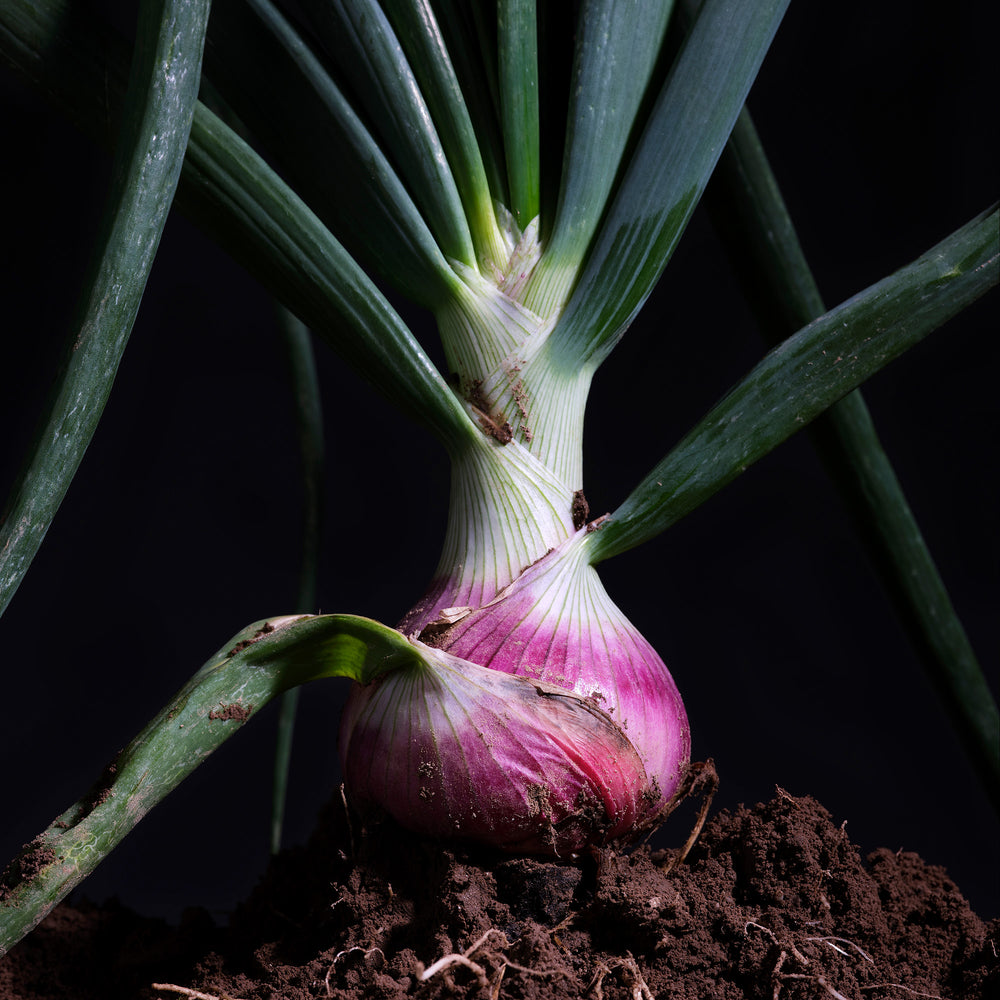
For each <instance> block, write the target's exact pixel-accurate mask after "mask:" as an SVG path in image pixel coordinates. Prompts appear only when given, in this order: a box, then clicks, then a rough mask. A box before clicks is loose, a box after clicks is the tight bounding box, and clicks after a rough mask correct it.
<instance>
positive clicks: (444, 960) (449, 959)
mask: <svg viewBox="0 0 1000 1000" xmlns="http://www.w3.org/2000/svg"><path fill="white" fill-rule="evenodd" d="M491 934H499V935H500V937H501V938H502V939H503V941H502V944H501V947H503V948H509V947H510V942H509V941H508V940H507V935H506V934H504V933H503V932H502V931H498V930H497V929H496V928H495V927H491V928H490V929H489V930H488V931H487V932H486V933H485V934H483V935H482V937H480V938H479V939H478V940H477V941H476V942H475V943H474V944H472V945H471V946H470V947H468V948H466V949H465V951H464V952H463V953H462V954H461V955H459V954H458V953H457V952H455V953H452V954H451V955H444V956H443V957H441V958H439V959H438V960H437V961H436V962H435V963H434V964H433V965H429V966H428V967H427V968H426V969H423V968H421V969H420V971H419V973H418V978H419V979H420V981H421V982H427V980H428V979H430V978H431V976H436V975H437V974H438V973H439V972H441V971H443V970H444V969H449V968H451V967H452V966H453V965H464V966H465V967H466V968H467V969H471V970H472V972H474V973H475V974H476V977H477V978H478V979H479V985H480V986H486V985H487V979H486V970H485V969H484V968H483V967H482V966H481V965H479V963H478V962H473V961H472V959H471V958H470V957H469V956H470V955H474V954H475V953H476V952H477V951H479V949H480V948H482V946H483V945H484V944H485V943H486V939H487V938H488V937H489V936H490V935H491ZM504 963H505V964H508V965H509V964H511V963H509V962H507V960H506V959H504Z"/></svg>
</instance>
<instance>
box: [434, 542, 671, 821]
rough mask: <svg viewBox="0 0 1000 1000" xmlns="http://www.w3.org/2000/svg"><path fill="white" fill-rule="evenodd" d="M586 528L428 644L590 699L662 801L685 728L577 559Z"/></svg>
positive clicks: (646, 656)
mask: <svg viewBox="0 0 1000 1000" xmlns="http://www.w3.org/2000/svg"><path fill="white" fill-rule="evenodd" d="M586 537H587V532H586V529H585V528H584V529H581V530H580V531H579V532H577V534H576V535H574V536H573V537H571V538H569V539H567V541H566V542H564V543H563V544H562V545H559V546H558V547H556V548H555V549H553V550H551V551H550V552H549V553H547V554H546V555H545V556H543V557H542V558H541V559H539V560H538V561H537V562H536V563H534V564H533V565H532V566H530V567H528V569H526V570H525V571H524V572H523V573H522V574H521V575H520V576H519V577H518V578H517V579H516V580H515V581H514V582H513V583H511V584H510V585H509V586H507V587H505V588H504V589H503V590H502V591H501V592H500V594H499V595H497V597H495V598H494V599H493V600H492V601H490V602H489V603H487V604H486V605H485V606H484V607H482V608H479V609H477V610H473V611H471V612H470V613H469V614H467V615H465V616H464V617H462V618H461V619H460V620H458V621H457V622H455V623H454V624H448V625H445V626H444V627H441V626H436V625H435V624H434V623H433V622H424V623H423V624H424V625H425V626H428V625H429V627H426V628H425V633H428V634H434V633H437V635H436V637H435V638H434V639H433V640H429V641H434V643H435V645H437V646H439V648H441V649H445V650H447V651H448V652H450V653H452V654H454V655H455V656H458V657H461V658H462V659H464V660H469V661H472V662H474V663H477V664H480V665H482V666H485V667H489V668H491V669H493V670H499V671H502V672H504V673H508V674H514V675H517V676H519V677H525V678H528V679H531V680H540V681H545V682H547V683H549V684H553V685H555V686H557V687H559V688H562V689H563V690H566V691H572V692H573V693H574V694H576V695H578V696H580V697H581V698H585V699H587V700H588V701H591V702H593V703H595V704H599V705H600V706H601V707H602V708H603V709H604V710H605V711H606V712H607V713H608V714H609V715H610V716H611V718H612V719H614V720H615V721H616V722H617V724H618V725H619V726H620V727H621V729H622V730H623V731H624V733H625V734H627V736H628V739H629V740H630V741H631V743H632V744H633V746H634V747H635V748H636V750H637V751H638V753H639V756H640V757H641V759H642V761H643V764H644V766H645V768H646V772H647V774H648V775H649V778H650V780H651V782H652V783H653V784H654V786H655V787H656V788H657V790H658V794H657V796H656V803H657V805H658V806H662V805H664V804H665V803H666V802H667V801H668V800H669V799H670V797H671V796H672V795H673V793H674V792H675V791H676V790H677V788H678V786H679V785H680V783H681V781H682V779H683V777H684V775H685V773H686V771H687V765H688V763H689V760H690V731H689V728H688V721H687V714H686V712H685V710H684V703H683V701H682V700H681V696H680V693H679V692H678V690H677V686H676V684H674V681H673V678H672V677H671V675H670V672H669V671H668V670H667V667H666V664H664V662H663V660H662V659H661V658H660V656H659V655H658V654H657V652H656V650H654V649H653V647H652V646H651V645H650V644H649V643H648V642H647V641H646V639H645V638H644V637H643V636H642V635H641V634H640V632H639V631H638V629H636V628H635V626H634V625H632V623H631V622H630V621H629V620H628V619H627V618H626V617H625V615H624V614H623V613H622V611H621V610H620V609H619V608H618V606H617V605H616V604H615V603H614V602H613V601H612V600H611V598H610V597H609V596H608V593H607V591H606V590H605V589H604V585H603V584H602V583H601V580H600V577H599V576H598V575H597V571H596V570H595V569H594V568H593V567H592V566H590V565H589V563H588V562H587V559H586V555H587V553H586V546H585V540H586Z"/></svg>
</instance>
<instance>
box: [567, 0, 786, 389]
mask: <svg viewBox="0 0 1000 1000" xmlns="http://www.w3.org/2000/svg"><path fill="white" fill-rule="evenodd" d="M787 6H788V0H761V2H756V3H734V2H732V0H705V3H703V4H702V6H701V8H700V10H699V13H698V16H697V19H696V20H695V22H694V24H693V26H692V28H691V31H690V33H689V34H688V36H687V37H686V39H685V40H684V43H683V45H682V48H681V51H680V53H679V55H678V57H677V60H676V62H675V63H674V65H673V67H672V68H671V71H670V74H669V75H668V77H667V80H666V82H665V84H664V86H663V88H662V90H661V92H660V96H659V98H658V99H657V102H656V105H655V106H654V108H653V111H652V112H651V115H650V118H649V120H648V122H647V123H646V127H645V130H644V132H643V134H642V137H641V138H640V140H639V144H638V147H637V149H636V152H635V155H634V157H633V158H632V161H631V163H630V164H629V165H628V168H627V172H626V174H625V176H624V179H623V180H622V182H621V185H620V186H619V188H618V190H617V193H616V195H615V197H614V200H613V202H612V204H611V207H610V209H609V212H608V216H607V218H606V219H605V221H604V222H603V224H602V226H601V228H600V230H599V232H598V234H597V237H596V239H595V241H594V245H593V247H592V249H591V251H590V254H589V256H588V258H587V262H586V264H585V266H584V269H583V271H582V273H581V275H580V277H579V280H578V282H577V285H576V287H575V289H574V291H573V293H572V295H571V296H570V299H569V301H568V303H567V305H566V310H565V312H564V313H563V315H562V316H561V317H560V319H559V321H558V323H557V324H556V327H555V329H554V330H553V331H552V336H551V338H550V342H549V348H550V351H551V353H552V356H553V359H554V361H555V363H556V364H558V365H559V366H560V367H564V368H568V369H570V370H575V369H577V368H578V367H579V366H580V364H581V363H587V362H590V363H591V364H593V365H594V366H596V365H598V364H600V362H601V361H602V360H603V359H604V357H606V356H607V354H608V353H609V352H610V351H611V349H612V348H613V347H614V345H615V343H617V341H618V339H619V338H620V337H621V336H622V334H623V333H624V331H625V329H626V328H627V327H628V325H629V323H631V321H632V319H633V317H634V316H635V314H636V313H637V312H638V310H639V308H640V307H641V306H642V304H643V303H644V302H645V300H646V298H647V296H648V295H649V293H650V292H651V291H652V289H653V286H654V285H655V284H656V282H657V280H658V279H659V277H660V274H661V273H662V271H663V268H664V267H665V266H666V263H667V261H668V260H669V258H670V255H671V254H672V253H673V251H674V247H675V246H676V245H677V242H678V240H679V239H680V236H681V234H682V232H683V231H684V228H685V226H686V225H687V223H688V220H689V219H690V217H691V213H692V212H693V211H694V208H695V205H696V204H697V203H698V199H699V198H700V197H701V193H702V191H703V190H704V188H705V185H706V184H707V183H708V178H709V175H710V174H711V172H712V169H713V167H714V166H715V163H716V160H717V159H718V157H719V154H720V153H721V152H722V148H723V146H724V145H725V141H726V138H727V137H728V135H729V132H730V130H731V129H732V127H733V124H734V122H735V121H736V116H737V115H738V114H739V112H740V109H741V108H742V107H743V102H744V100H745V99H746V95H747V92H748V91H749V90H750V85H751V84H752V83H753V80H754V77H755V76H756V75H757V70H758V68H759V67H760V64H761V62H762V61H763V59H764V55H765V53H766V52H767V49H768V47H769V45H770V44H771V39H772V37H773V36H774V33H775V31H776V30H777V27H778V24H779V23H780V21H781V18H782V15H783V14H784V11H785V8H786V7H787Z"/></svg>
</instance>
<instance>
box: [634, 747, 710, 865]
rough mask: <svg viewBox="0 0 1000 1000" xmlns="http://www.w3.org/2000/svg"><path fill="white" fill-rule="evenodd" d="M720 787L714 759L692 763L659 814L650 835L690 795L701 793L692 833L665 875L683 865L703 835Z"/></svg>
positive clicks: (672, 859) (672, 860)
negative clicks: (699, 805) (713, 801)
mask: <svg viewBox="0 0 1000 1000" xmlns="http://www.w3.org/2000/svg"><path fill="white" fill-rule="evenodd" d="M718 788H719V775H718V772H717V771H716V770H715V762H714V761H713V760H711V759H709V760H706V761H703V762H700V763H696V764H690V765H689V766H688V771H687V774H686V775H685V776H684V781H683V782H682V783H681V785H680V787H679V788H678V789H677V791H676V792H674V794H673V795H672V796H671V797H670V801H669V802H667V804H666V805H665V806H664V807H663V808H662V809H661V810H660V812H659V813H658V814H657V816H656V819H655V820H654V821H653V827H652V829H651V830H650V832H649V835H652V832H653V829H655V828H656V825H657V824H659V823H661V822H662V821H663V820H664V819H666V817H667V816H669V815H670V813H672V812H673V811H674V810H675V809H676V808H677V807H678V806H679V805H680V804H681V802H682V801H683V800H684V799H686V798H687V797H688V796H689V795H695V794H699V795H701V807H700V808H699V809H698V816H697V818H696V819H695V822H694V827H692V829H691V832H690V834H688V839H687V840H686V841H685V842H684V846H683V847H682V848H681V850H680V853H678V854H676V855H675V856H674V857H672V858H671V859H670V861H669V862H668V863H667V865H666V867H665V868H664V870H663V871H664V874H665V875H669V874H670V873H671V872H672V871H673V870H674V869H675V868H677V867H678V866H679V865H682V864H683V863H684V859H685V858H686V857H687V856H688V854H689V852H690V851H691V848H692V847H694V845H695V842H696V841H697V840H698V837H699V836H700V835H701V830H702V827H703V826H704V825H705V820H706V819H707V818H708V810H709V808H710V807H711V805H712V799H713V798H714V797H715V793H716V792H717V791H718Z"/></svg>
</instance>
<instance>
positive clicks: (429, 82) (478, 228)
mask: <svg viewBox="0 0 1000 1000" xmlns="http://www.w3.org/2000/svg"><path fill="white" fill-rule="evenodd" d="M384 6H385V10H386V13H387V14H388V16H389V19H390V20H391V21H392V25H393V28H395V30H396V34H397V36H398V37H399V40H400V42H401V44H402V46H403V49H404V50H405V52H406V55H407V57H408V59H409V61H410V65H411V67H412V68H413V72H414V74H415V76H416V78H417V81H418V82H419V84H420V88H421V92H422V93H423V95H424V99H425V100H426V101H427V106H428V107H429V108H430V111H431V114H432V116H433V118H434V125H435V127H436V129H437V132H438V135H439V136H440V137H441V145H442V147H443V148H444V151H445V153H446V154H447V157H448V163H449V164H450V166H451V170H452V173H453V175H454V177H455V182H456V183H457V185H458V191H459V194H460V196H461V198H462V204H463V205H464V206H465V216H466V218H467V219H468V221H469V228H470V230H471V232H472V239H473V241H474V243H475V247H476V256H477V258H478V260H479V261H480V262H481V269H482V270H484V272H485V273H487V274H488V273H490V270H491V268H490V266H489V265H492V268H493V269H496V270H497V271H499V272H502V271H503V270H504V268H506V266H507V258H508V257H509V256H510V254H509V251H508V249H507V247H506V244H505V242H504V238H503V237H502V236H501V234H500V230H499V228H498V227H497V220H496V215H495V214H494V211H493V197H492V195H491V193H490V186H489V183H488V182H487V180H486V168H485V167H484V165H483V158H482V155H481V154H480V151H479V143H478V141H477V139H476V132H475V129H474V128H473V125H472V118H471V116H470V114H469V109H468V107H467V106H466V104H465V97H464V95H463V93H462V88H461V86H460V84H459V81H458V75H457V74H456V72H455V68H454V66H453V65H452V61H451V55H450V53H449V52H448V47H447V45H446V42H445V38H444V35H443V34H442V32H441V29H440V27H439V26H438V22H437V19H436V18H435V16H434V11H433V9H432V7H431V4H430V0H388V2H386V3H385V4H384ZM483 261H486V262H487V265H488V266H487V267H485V268H483V267H482V262H483Z"/></svg>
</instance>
